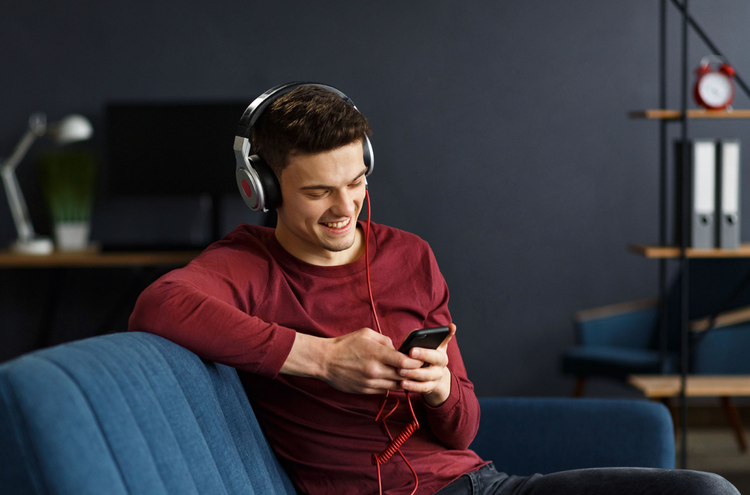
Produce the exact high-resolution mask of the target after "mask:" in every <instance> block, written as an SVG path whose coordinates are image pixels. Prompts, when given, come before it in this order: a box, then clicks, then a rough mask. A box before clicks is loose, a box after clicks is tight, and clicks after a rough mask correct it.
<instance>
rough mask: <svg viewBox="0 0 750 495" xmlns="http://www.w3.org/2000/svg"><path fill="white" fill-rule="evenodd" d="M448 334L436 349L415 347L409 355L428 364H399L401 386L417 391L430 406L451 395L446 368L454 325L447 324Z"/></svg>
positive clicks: (436, 405) (448, 373)
mask: <svg viewBox="0 0 750 495" xmlns="http://www.w3.org/2000/svg"><path fill="white" fill-rule="evenodd" d="M449 328H450V330H451V333H450V335H448V337H446V338H445V340H444V341H443V342H442V344H440V346H439V347H438V348H437V349H434V350H433V349H422V348H419V347H415V348H413V349H412V350H411V352H410V353H409V355H410V356H411V357H412V358H414V359H415V360H417V359H418V360H420V361H422V362H423V363H427V364H428V365H429V366H427V367H424V368H422V367H421V366H422V364H421V363H420V365H419V367H413V366H401V367H399V370H398V373H399V375H400V376H401V377H402V380H403V379H404V378H405V380H403V381H402V382H401V388H403V389H404V390H408V391H409V392H419V393H421V394H422V397H423V398H424V400H425V402H427V404H429V405H430V406H432V407H438V406H440V405H441V404H443V403H444V402H445V401H446V400H448V397H450V395H451V372H450V370H448V367H447V366H448V353H447V350H448V342H450V340H451V339H452V338H453V336H454V335H455V334H456V325H454V324H453V323H451V324H450V325H449Z"/></svg>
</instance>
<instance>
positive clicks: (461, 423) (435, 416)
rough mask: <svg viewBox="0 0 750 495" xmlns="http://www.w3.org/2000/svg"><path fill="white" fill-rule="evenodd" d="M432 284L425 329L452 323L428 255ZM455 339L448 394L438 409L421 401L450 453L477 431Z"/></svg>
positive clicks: (473, 400) (461, 447)
mask: <svg viewBox="0 0 750 495" xmlns="http://www.w3.org/2000/svg"><path fill="white" fill-rule="evenodd" d="M429 255H430V263H431V271H432V280H433V284H432V286H433V308H434V309H433V310H432V312H431V313H430V315H429V316H428V320H427V321H426V322H425V327H434V326H445V325H448V324H449V323H451V322H452V320H451V316H450V312H449V311H448V286H447V284H446V283H445V279H444V278H443V276H442V274H441V273H440V270H439V269H438V266H437V261H436V260H435V257H434V255H433V254H432V251H430V252H429ZM460 331H461V330H460V328H457V330H456V335H455V336H454V337H453V339H452V340H451V342H450V343H449V344H448V370H449V371H450V373H451V393H450V395H449V396H448V399H446V401H445V402H444V403H443V404H441V405H440V406H438V407H432V406H430V405H429V404H427V403H426V402H424V401H423V403H424V407H425V412H426V415H427V421H428V423H429V425H430V429H431V430H432V432H433V434H434V435H435V437H437V439H438V440H440V442H441V443H443V445H445V446H446V447H448V448H451V449H458V450H464V449H467V448H468V447H469V445H470V444H471V442H472V440H474V437H475V436H476V434H477V430H478V429H479V417H480V410H479V401H478V400H477V397H476V395H475V394H474V384H473V383H471V381H470V380H469V377H468V376H467V373H466V368H465V366H464V362H463V359H462V358H461V351H460V350H459V348H458V343H457V342H456V337H457V336H459V335H460Z"/></svg>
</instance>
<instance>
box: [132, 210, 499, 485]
mask: <svg viewBox="0 0 750 495" xmlns="http://www.w3.org/2000/svg"><path fill="white" fill-rule="evenodd" d="M360 227H362V226H361V225H360ZM369 250H370V252H369V256H370V272H371V280H372V289H373V297H374V300H375V305H376V307H377V311H378V316H379V319H380V323H381V326H382V330H383V333H384V334H385V335H387V336H388V337H390V338H391V340H392V341H393V343H394V345H396V346H398V344H399V343H400V342H401V341H402V340H403V338H404V337H405V336H406V335H407V334H408V333H409V332H410V331H412V330H414V329H416V328H429V327H436V326H443V325H447V324H448V323H450V322H451V317H450V313H449V312H448V288H447V286H446V284H445V280H444V279H443V276H442V275H441V273H440V271H439V269H438V266H437V262H436V261H435V257H434V255H433V253H432V251H431V249H430V248H429V246H428V244H427V243H426V242H424V241H423V240H422V239H420V238H419V237H417V236H415V235H413V234H409V233H406V232H403V231H400V230H397V229H394V228H390V227H386V226H383V225H378V224H372V232H371V234H370V242H369ZM363 327H369V328H373V329H374V328H376V327H375V323H374V321H373V317H372V311H371V309H370V304H369V298H368V293H367V285H366V278H365V260H364V256H362V257H361V258H360V259H359V260H357V261H355V262H353V263H350V264H347V265H341V266H332V267H325V266H317V265H311V264H308V263H305V262H303V261H301V260H299V259H297V258H295V257H294V256H292V255H291V254H289V253H288V252H287V251H286V250H284V248H283V247H281V245H280V244H279V243H278V241H277V240H276V237H275V235H274V231H273V229H268V228H263V227H257V226H251V225H241V226H239V227H238V228H237V229H235V230H234V231H233V232H232V233H230V234H229V235H228V236H227V237H225V238H224V239H223V240H221V241H219V242H217V243H215V244H213V245H211V246H210V247H209V248H208V249H206V250H205V251H204V252H203V253H202V254H201V255H200V256H198V257H197V258H196V259H195V260H193V261H192V262H191V263H190V264H188V265H187V266H186V267H184V268H181V269H178V270H174V271H172V272H170V273H168V274H166V275H165V276H163V277H161V278H160V279H159V280H157V281H156V282H154V283H153V284H152V285H151V286H149V287H148V288H147V289H146V290H145V291H144V292H143V294H142V295H141V296H140V298H139V299H138V302H137V303H136V306H135V310H134V312H133V314H132V315H131V318H130V327H129V329H130V330H131V331H145V332H151V333H155V334H157V335H160V336H162V337H165V338H167V339H169V340H171V341H173V342H176V343H178V344H180V345H182V346H184V347H186V348H188V349H190V350H191V351H193V352H194V353H196V354H197V355H199V356H200V357H201V358H204V359H209V360H212V361H216V362H219V363H223V364H227V365H230V366H233V367H235V368H237V370H238V372H239V375H240V379H241V380H242V383H243V385H244V387H245V390H246V392H247V394H248V397H249V398H250V400H251V402H252V404H253V409H254V411H255V414H256V416H257V417H258V420H259V422H260V424H261V425H262V427H263V428H264V431H265V432H266V436H267V438H268V441H269V443H270V445H271V447H272V448H273V449H274V451H275V452H276V454H277V455H278V456H279V458H280V460H281V462H282V464H283V465H284V467H285V468H286V469H287V472H288V473H289V476H290V477H291V479H292V481H293V482H294V484H295V485H296V486H297V488H298V489H299V490H301V491H302V492H304V493H309V494H311V495H318V494H321V495H322V494H326V495H328V494H332V493H337V494H338V493H342V494H344V493H346V494H350V493H363V494H364V493H377V490H378V480H377V472H376V469H375V467H374V466H373V465H372V462H371V455H372V454H379V453H380V452H382V451H383V450H384V449H385V448H386V447H387V446H388V443H389V441H388V438H387V437H386V434H385V432H384V429H383V425H382V424H381V423H376V422H375V415H376V414H377V411H378V409H379V407H380V404H381V402H382V400H383V395H360V394H350V393H345V392H340V391H338V390H336V389H334V388H333V387H331V386H330V385H328V384H327V383H326V382H324V381H321V380H317V379H313V378H303V377H297V376H290V375H284V374H279V370H280V369H281V366H282V365H283V363H284V362H285V360H286V358H287V356H288V354H289V352H290V350H291V347H292V344H293V342H294V338H295V332H302V333H306V334H309V335H314V336H318V337H337V336H340V335H344V334H347V333H350V332H353V331H355V330H358V329H360V328H363ZM448 358H449V361H450V362H449V364H448V368H449V369H450V372H451V375H452V383H451V394H450V397H449V398H448V400H446V402H445V403H443V404H442V405H441V406H439V407H430V406H429V405H427V404H426V403H425V402H424V401H423V400H422V397H421V396H420V395H419V394H417V395H416V396H415V395H414V394H411V401H412V404H413V406H414V410H415V413H416V416H417V419H418V420H419V423H420V425H421V428H420V429H419V430H417V432H416V433H414V434H413V435H412V436H411V437H410V438H409V439H408V440H407V441H406V443H404V445H403V446H402V447H401V451H402V452H403V453H404V455H405V456H406V458H407V459H408V461H409V462H410V463H411V465H412V466H413V467H414V469H415V470H416V472H417V474H418V476H419V491H418V493H420V494H422V493H423V494H431V493H435V492H436V491H438V490H439V489H440V488H442V487H443V486H445V485H447V484H448V483H450V482H451V481H452V480H454V479H456V478H458V477H459V476H461V475H462V474H465V473H467V472H471V471H474V470H476V469H478V468H479V467H481V466H482V465H484V464H486V462H484V461H482V460H481V459H480V458H479V457H478V456H477V455H476V454H475V453H474V452H472V451H471V450H468V446H469V444H470V443H471V441H472V439H473V438H474V435H475V434H476V431H477V428H478V426H479V405H478V402H477V399H476V396H475V395H474V387H473V385H472V383H471V382H470V381H469V379H468V378H467V376H466V369H465V368H464V364H463V361H462V359H461V354H460V352H459V349H458V345H457V344H456V339H455V338H454V339H453V340H452V341H451V342H450V344H449V345H448ZM391 398H392V399H391V402H390V404H393V403H395V399H396V398H397V399H399V400H400V405H399V407H398V408H397V410H396V412H394V413H393V414H392V415H391V416H390V417H389V418H388V420H387V421H388V427H389V428H390V430H391V433H392V434H393V436H394V437H395V436H396V435H398V434H399V433H400V432H401V431H402V430H403V429H404V428H405V427H406V425H408V424H409V423H410V422H411V420H412V418H411V413H410V412H409V409H408V405H407V404H406V402H405V394H404V393H403V392H397V393H391ZM388 407H389V408H390V407H392V405H391V406H388ZM381 478H382V483H383V489H384V492H385V493H391V494H409V493H411V491H412V489H413V488H414V477H413V475H412V473H411V471H410V470H409V468H408V467H407V466H406V464H405V463H404V461H403V460H402V459H401V457H400V456H399V455H398V454H396V455H395V456H393V458H391V460H390V461H388V462H387V463H386V464H384V465H383V466H381Z"/></svg>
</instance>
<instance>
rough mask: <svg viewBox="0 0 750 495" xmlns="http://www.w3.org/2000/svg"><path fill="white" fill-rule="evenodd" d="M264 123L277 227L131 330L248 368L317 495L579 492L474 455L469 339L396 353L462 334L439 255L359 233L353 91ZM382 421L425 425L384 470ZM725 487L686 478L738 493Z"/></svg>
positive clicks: (214, 249) (178, 277)
mask: <svg viewBox="0 0 750 495" xmlns="http://www.w3.org/2000/svg"><path fill="white" fill-rule="evenodd" d="M250 127H252V147H251V149H252V150H254V151H255V152H256V153H257V154H258V155H260V156H261V157H263V160H265V162H266V163H267V164H268V165H269V166H270V168H271V169H272V170H273V174H274V176H275V177H276V178H278V186H279V188H280V191H279V192H280V196H281V198H282V199H281V200H280V203H279V204H278V207H277V208H276V212H277V216H278V219H277V226H276V229H269V228H264V227H257V226H250V225H240V226H239V227H238V228H237V229H235V230H234V231H233V232H232V233H230V234H229V235H228V236H227V237H225V238H224V239H222V240H221V241H219V242H217V243H215V244H213V245H212V246H210V247H209V248H208V249H206V251H204V252H203V253H202V254H201V255H200V256H199V257H198V258H196V259H195V260H194V261H193V262H191V263H190V264H189V265H188V266H186V267H185V268H182V269H179V270H175V271H173V272H171V273H169V274H167V275H165V276H164V277H162V278H161V279H159V280H158V281H157V282H155V283H154V284H153V285H151V286H150V287H149V288H147V289H146V291H144V293H143V294H142V295H141V297H140V298H139V300H138V302H137V304H136V307H135V310H134V312H133V315H132V317H131V320H130V329H131V330H138V331H147V332H153V333H156V334H159V335H161V336H163V337H166V338H168V339H170V340H172V341H174V342H176V343H178V344H180V345H182V346H184V347H186V348H188V349H190V350H192V351H193V352H195V353H197V354H198V355H199V356H201V357H202V358H204V359H210V360H213V361H217V362H220V363H224V364H227V365H231V366H234V367H235V368H237V369H238V371H239V374H240V378H241V379H242V382H243V385H244V387H245V390H246V392H247V394H248V397H249V398H250V400H251V402H252V404H253V407H254V410H255V412H256V415H257V417H258V420H259V422H260V423H261V425H262V426H263V428H264V430H265V432H266V435H267V438H268V441H269V443H270V444H271V446H272V448H273V449H274V451H275V452H276V454H277V455H278V457H279V459H280V460H281V462H282V464H283V465H284V467H285V468H286V470H287V472H288V473H289V475H290V477H291V479H292V481H293V482H294V484H295V485H296V487H297V489H298V490H299V491H301V492H303V493H309V494H332V493H336V494H339V493H341V494H349V493H377V491H378V486H382V490H383V491H385V492H387V493H393V494H396V493H399V494H401V493H403V494H409V493H412V491H413V490H414V488H415V486H416V479H417V477H418V490H419V493H424V494H431V493H436V492H438V491H440V490H441V489H444V490H445V491H443V492H441V493H474V492H472V491H471V488H470V487H471V486H472V485H475V488H476V486H477V483H476V479H479V478H481V479H482V481H481V482H480V485H481V484H482V483H484V484H485V485H486V486H487V488H489V487H490V486H494V487H495V488H493V489H497V490H498V491H493V492H481V493H516V489H517V488H518V489H521V488H522V489H523V490H527V491H523V492H518V493H532V492H533V490H549V493H572V492H571V491H568V489H566V488H565V486H566V483H568V482H569V481H570V476H565V475H557V478H555V475H551V476H537V477H533V478H531V479H526V478H517V477H511V478H509V477H508V476H507V475H505V474H502V473H497V472H496V471H494V469H493V468H492V466H491V464H489V463H488V462H485V461H483V460H482V459H480V458H479V457H478V456H477V455H476V454H475V453H474V452H472V451H470V450H468V446H469V444H470V443H471V441H472V439H473V438H474V435H475V434H476V431H477V428H478V425H479V407H478V403H477V399H476V397H475V395H474V391H473V385H472V384H471V382H470V381H469V379H468V377H467V376H466V370H465V368H464V365H463V362H462V360H461V354H460V352H459V349H458V346H457V344H456V340H455V339H449V340H447V341H446V342H444V343H443V344H442V345H440V347H438V348H437V349H435V350H431V349H413V350H412V351H411V352H410V355H409V356H407V355H404V354H401V353H399V352H398V351H396V349H395V348H394V345H395V346H398V344H400V342H401V341H402V340H403V338H404V337H405V336H406V335H407V334H408V333H409V332H410V331H411V330H414V329H417V328H428V327H436V326H449V327H450V329H451V337H452V336H453V334H454V333H455V330H456V328H455V326H454V325H453V323H452V321H451V317H450V313H449V311H448V306H447V304H448V289H447V286H446V284H445V281H444V279H443V277H442V275H441V274H440V271H439V269H438V266H437V263H436V261H435V258H434V256H433V254H432V251H431V250H430V248H429V246H428V245H427V243H425V242H424V241H423V240H421V239H419V238H418V237H416V236H414V235H412V234H408V233H406V232H403V231H399V230H397V229H393V228H389V227H386V226H383V225H377V224H372V225H371V227H370V228H371V231H369V232H367V228H368V225H367V224H366V223H361V222H358V221H357V219H358V216H359V214H360V212H361V210H362V207H363V204H364V201H365V198H366V181H365V175H366V173H367V171H368V168H370V167H371V166H372V158H371V157H370V158H369V160H368V159H366V158H365V151H364V150H365V147H363V143H368V144H369V141H368V140H367V136H369V134H370V128H369V126H368V124H367V121H366V120H365V119H364V117H363V116H362V115H361V114H360V113H359V112H358V111H357V110H356V109H355V108H354V106H353V105H351V104H350V102H348V101H346V100H345V99H343V98H342V97H341V95H340V94H337V93H335V92H332V91H329V90H328V89H326V88H325V87H320V86H317V85H302V86H300V87H297V88H296V89H293V90H291V91H289V92H288V93H285V94H281V95H279V96H278V97H276V98H274V99H273V101H272V103H270V105H269V106H268V107H267V108H264V109H263V111H262V113H261V114H260V116H259V117H258V118H257V121H255V122H254V123H253V124H252V125H251V126H250ZM242 187H245V184H243V186H242ZM254 193H256V191H250V190H246V191H245V194H246V195H248V196H252V195H253V194H254ZM368 263H369V266H368ZM370 277H371V279H370ZM370 283H371V288H372V292H371V293H370V292H369V290H368V285H370ZM423 365H427V366H424V367H423ZM405 391H406V392H409V396H408V398H407V395H406V392H405ZM386 394H388V396H389V399H388V401H386V403H385V404H384V403H383V399H384V397H385V395H386ZM409 400H410V402H409ZM412 407H413V411H414V412H413V414H412V412H411V411H412ZM391 411H392V412H391ZM376 416H379V417H380V418H379V419H381V422H376V420H375V418H376ZM383 416H387V420H386V425H387V427H388V429H389V431H390V432H393V433H392V436H393V437H396V436H397V435H399V433H401V432H402V431H403V430H404V429H406V428H408V425H409V424H410V423H411V422H412V419H413V418H416V420H418V422H419V424H420V428H419V429H417V430H416V432H414V433H413V435H411V437H410V438H409V439H408V440H406V442H405V443H403V445H402V446H401V448H400V453H401V455H394V456H393V457H392V458H391V459H390V460H388V461H386V462H383V463H382V464H381V463H377V464H378V465H377V466H374V465H373V462H372V459H373V455H379V454H381V453H382V452H383V451H384V450H385V449H386V448H387V447H389V444H390V439H389V438H388V436H386V433H385V428H384V426H385V425H384V424H383V423H382V417H383ZM627 472H628V474H627V476H625V471H621V472H613V470H604V471H598V472H597V471H591V470H589V471H581V472H575V473H584V474H582V475H581V474H577V475H576V483H577V485H570V483H568V486H579V487H583V489H584V491H585V490H587V488H586V487H587V486H589V485H591V486H594V485H595V486H598V485H599V484H600V483H601V479H600V478H601V477H602V476H604V478H610V479H613V480H620V479H621V478H622V479H625V478H627V479H628V480H631V481H632V480H634V479H637V482H638V483H644V482H651V481H654V478H656V477H658V476H656V475H654V474H653V473H652V474H647V473H646V472H642V471H639V472H641V474H640V475H633V474H632V473H631V472H630V470H629V471H627ZM467 473H471V475H470V477H469V476H464V475H467ZM586 473H588V474H586ZM597 473H598V474H597ZM658 473H659V476H660V478H659V479H661V480H668V479H671V477H674V478H675V479H677V478H678V477H677V476H673V475H672V474H671V473H674V472H658ZM691 476H692V475H691ZM717 478H718V477H716V478H714V477H711V475H698V474H696V475H695V476H692V477H690V478H689V479H688V478H685V477H684V476H683V477H681V478H680V480H682V481H683V482H686V481H689V484H691V485H693V486H696V483H697V484H698V485H701V484H702V485H701V486H703V485H706V486H707V484H709V485H710V484H712V483H713V484H715V485H716V486H725V485H726V482H723V480H722V479H721V478H718V480H717ZM587 479H588V480H589V481H586V480H587ZM472 480H474V481H472ZM722 482H723V483H724V485H722ZM493 483H494V485H493ZM587 483H588V484H589V485H587ZM617 483H619V481H617V482H616V483H615V484H617ZM448 485H449V486H448ZM671 486H675V485H674V484H673V483H672V484H671ZM729 486H730V487H731V485H729ZM467 487H469V488H467ZM680 487H682V488H684V486H683V485H680ZM467 490H468V491H467ZM606 492H609V493H616V492H615V491H614V489H611V488H608V489H606ZM477 493H480V492H477ZM533 493H537V492H533ZM539 493H541V491H540V492H539ZM545 493H546V492H545ZM623 493H626V492H623ZM680 493H687V492H686V491H684V490H682V489H681V490H680ZM695 493H714V492H703V491H700V492H695ZM715 493H735V492H720V491H717V492H715Z"/></svg>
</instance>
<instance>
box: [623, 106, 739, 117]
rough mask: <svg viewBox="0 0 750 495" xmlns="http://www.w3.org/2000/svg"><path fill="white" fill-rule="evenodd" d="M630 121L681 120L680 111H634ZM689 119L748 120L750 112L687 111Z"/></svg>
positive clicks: (630, 113) (630, 115)
mask: <svg viewBox="0 0 750 495" xmlns="http://www.w3.org/2000/svg"><path fill="white" fill-rule="evenodd" d="M628 116H629V117H630V118H631V119H655V120H662V119H663V120H678V119H681V118H682V112H681V111H680V110H665V109H653V110H636V111H633V112H628ZM687 116H688V118H689V119H750V110H728V111H727V110H688V111H687Z"/></svg>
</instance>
